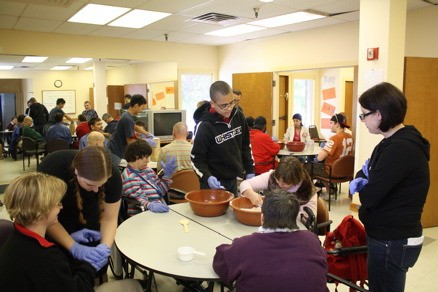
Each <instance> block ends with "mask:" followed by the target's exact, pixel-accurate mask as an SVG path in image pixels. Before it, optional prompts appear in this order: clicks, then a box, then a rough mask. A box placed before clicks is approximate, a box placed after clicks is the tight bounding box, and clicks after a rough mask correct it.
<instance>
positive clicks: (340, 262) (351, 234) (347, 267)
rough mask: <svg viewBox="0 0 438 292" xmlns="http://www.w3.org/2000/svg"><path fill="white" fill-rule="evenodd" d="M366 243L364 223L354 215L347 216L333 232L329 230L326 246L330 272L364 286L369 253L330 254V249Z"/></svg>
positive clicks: (366, 277) (364, 244)
mask: <svg viewBox="0 0 438 292" xmlns="http://www.w3.org/2000/svg"><path fill="white" fill-rule="evenodd" d="M366 244H367V240H366V233H365V228H364V227H363V225H362V224H361V223H360V222H359V221H358V220H356V219H354V218H353V216H351V215H347V216H345V218H344V219H343V220H342V222H341V224H339V226H338V227H337V228H336V229H335V230H333V232H328V233H327V235H326V237H325V241H324V248H325V250H326V251H327V252H328V255H327V264H328V272H329V273H331V274H334V275H336V276H339V277H341V278H343V279H346V280H349V281H351V282H353V283H356V282H357V281H360V283H359V285H360V286H361V287H364V284H365V280H366V279H368V272H367V254H366V253H353V254H348V255H342V253H341V254H330V253H329V251H331V250H334V249H338V248H348V247H357V246H366Z"/></svg>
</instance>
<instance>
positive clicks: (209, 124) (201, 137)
mask: <svg viewBox="0 0 438 292" xmlns="http://www.w3.org/2000/svg"><path fill="white" fill-rule="evenodd" d="M238 102H239V101H238V99H235V97H234V95H233V90H232V89H231V87H230V85H229V84H227V83H226V82H224V81H216V82H214V83H213V84H212V85H211V86H210V104H207V106H202V107H199V108H198V109H197V110H196V111H195V113H194V115H193V116H195V117H199V119H198V118H197V119H198V120H199V122H198V123H197V127H196V131H195V139H194V143H193V148H192V152H191V158H192V163H193V169H194V170H195V172H196V173H197V174H198V175H199V182H200V185H201V189H210V188H219V187H220V186H223V187H224V188H225V189H226V190H227V191H230V192H232V193H233V194H235V195H237V179H236V178H237V177H243V173H255V171H254V161H253V155H252V152H251V147H250V134H249V128H248V124H247V123H246V121H245V116H244V114H243V112H242V111H241V110H239V109H238V106H237V105H238ZM271 142H272V141H271ZM211 177H214V178H215V179H213V178H211Z"/></svg>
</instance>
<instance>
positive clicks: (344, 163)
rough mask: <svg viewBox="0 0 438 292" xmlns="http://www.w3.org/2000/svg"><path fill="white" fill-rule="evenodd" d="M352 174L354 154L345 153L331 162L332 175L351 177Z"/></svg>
mask: <svg viewBox="0 0 438 292" xmlns="http://www.w3.org/2000/svg"><path fill="white" fill-rule="evenodd" d="M353 176H354V156H353V155H346V156H342V157H339V158H338V159H337V160H336V161H335V162H333V164H332V177H347V178H350V179H353Z"/></svg>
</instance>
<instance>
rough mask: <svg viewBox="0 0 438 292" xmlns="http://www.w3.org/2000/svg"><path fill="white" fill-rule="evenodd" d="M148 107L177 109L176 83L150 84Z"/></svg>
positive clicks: (148, 86) (148, 87) (148, 88)
mask: <svg viewBox="0 0 438 292" xmlns="http://www.w3.org/2000/svg"><path fill="white" fill-rule="evenodd" d="M147 90H148V105H149V108H150V109H154V110H159V109H161V108H166V109H175V108H176V82H175V81H169V82H159V83H148V84H147Z"/></svg>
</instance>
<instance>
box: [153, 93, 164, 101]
mask: <svg viewBox="0 0 438 292" xmlns="http://www.w3.org/2000/svg"><path fill="white" fill-rule="evenodd" d="M165 97H166V96H165V95H164V92H158V93H157V94H155V98H156V99H157V100H160V99H164V98H165Z"/></svg>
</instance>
